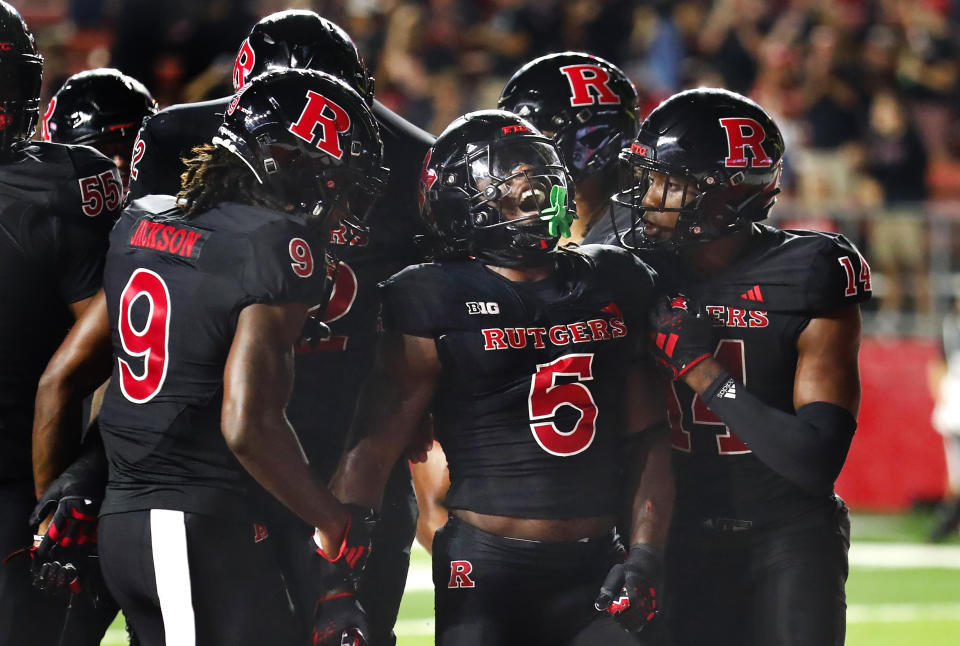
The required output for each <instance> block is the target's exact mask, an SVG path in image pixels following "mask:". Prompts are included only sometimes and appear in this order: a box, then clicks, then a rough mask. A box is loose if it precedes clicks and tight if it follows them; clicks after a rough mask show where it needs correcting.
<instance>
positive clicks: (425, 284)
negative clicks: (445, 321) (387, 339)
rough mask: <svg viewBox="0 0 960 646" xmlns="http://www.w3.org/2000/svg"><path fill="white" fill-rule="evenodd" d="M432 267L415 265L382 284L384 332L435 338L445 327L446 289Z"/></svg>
mask: <svg viewBox="0 0 960 646" xmlns="http://www.w3.org/2000/svg"><path fill="white" fill-rule="evenodd" d="M438 278H441V276H439V274H438V272H434V271H432V270H431V268H430V266H429V265H415V266H412V267H407V268H406V269H404V270H402V271H400V272H399V273H397V274H394V275H393V276H391V277H390V278H388V279H387V280H385V281H383V282H382V283H380V297H381V299H382V300H381V303H382V306H381V307H382V309H381V320H382V324H383V329H384V330H387V331H390V332H399V333H401V334H409V335H412V336H422V337H432V336H435V333H436V332H437V330H438V329H440V327H441V317H442V316H443V314H444V313H443V311H442V308H441V307H440V305H441V301H442V297H441V294H442V293H443V285H442V284H441V283H440V282H439V281H438V280H437V279H438Z"/></svg>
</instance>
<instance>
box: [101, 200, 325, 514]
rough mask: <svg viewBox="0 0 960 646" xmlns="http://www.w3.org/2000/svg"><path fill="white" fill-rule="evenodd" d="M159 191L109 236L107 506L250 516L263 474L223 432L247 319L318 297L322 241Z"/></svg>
mask: <svg viewBox="0 0 960 646" xmlns="http://www.w3.org/2000/svg"><path fill="white" fill-rule="evenodd" d="M178 215H179V211H178V209H176V207H175V206H174V199H173V198H172V197H168V196H148V197H146V198H143V199H141V200H137V201H136V202H134V203H133V204H132V205H131V206H130V207H128V208H127V209H125V210H124V212H123V215H122V216H121V218H120V221H119V222H118V223H117V225H116V227H115V228H114V230H113V232H112V233H111V236H110V250H109V252H108V254H107V263H106V268H105V271H104V290H105V292H106V299H107V309H108V311H109V316H110V333H111V339H112V344H113V354H114V359H113V362H114V363H113V374H112V378H111V381H110V386H109V388H108V390H107V394H106V396H105V398H104V404H103V409H102V411H101V414H100V428H101V432H102V434H103V438H104V445H105V446H106V449H107V457H108V460H109V466H110V476H109V481H108V485H107V493H106V497H105V500H104V503H103V506H102V509H101V513H102V514H109V513H117V512H128V511H138V510H145V509H157V508H161V509H172V510H179V511H185V512H192V513H201V514H208V515H211V514H212V515H219V516H227V517H231V518H234V519H237V518H241V519H242V518H250V513H249V507H250V502H249V499H248V498H247V494H248V485H250V484H251V483H252V482H253V481H252V480H251V479H250V478H249V477H248V476H247V474H246V472H245V471H244V470H243V468H242V467H241V466H240V465H239V463H238V462H237V461H236V459H235V458H234V457H233V454H232V453H231V452H230V450H229V449H228V447H227V445H226V442H225V441H224V439H223V436H222V434H221V430H220V408H221V403H222V399H223V371H224V366H225V364H226V359H227V356H228V354H229V352H230V346H231V344H232V342H233V336H234V332H235V330H236V325H237V318H238V316H239V314H240V312H241V310H243V308H245V307H247V306H248V305H252V304H256V303H282V302H288V303H290V302H299V303H307V304H311V303H316V302H319V301H320V300H321V298H322V296H323V294H324V291H325V284H326V265H325V263H324V261H323V257H324V255H323V244H322V243H323V240H322V239H321V238H320V237H319V236H317V234H316V232H314V231H313V230H311V229H310V228H309V227H308V226H307V224H306V222H305V221H304V219H303V218H300V217H297V216H294V215H289V214H283V213H278V212H274V211H270V210H267V209H263V208H260V207H255V206H248V205H244V204H237V203H230V202H227V203H222V204H220V205H218V206H216V207H214V208H213V209H211V210H209V211H207V212H205V213H201V214H199V215H197V216H195V217H193V218H190V219H183V218H181V217H178Z"/></svg>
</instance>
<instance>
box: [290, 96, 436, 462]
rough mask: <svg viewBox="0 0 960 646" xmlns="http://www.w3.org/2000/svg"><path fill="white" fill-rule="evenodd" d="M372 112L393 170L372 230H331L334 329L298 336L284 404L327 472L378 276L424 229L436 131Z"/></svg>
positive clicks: (371, 349)
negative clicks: (427, 165) (424, 185)
mask: <svg viewBox="0 0 960 646" xmlns="http://www.w3.org/2000/svg"><path fill="white" fill-rule="evenodd" d="M373 113H374V115H375V116H376V117H377V122H378V123H379V125H380V136H381V138H382V139H383V150H384V165H385V166H387V167H388V168H389V169H390V178H389V180H388V182H387V186H386V188H385V189H384V192H383V195H382V196H381V198H380V199H379V200H378V202H377V204H376V206H375V207H374V208H373V211H372V212H371V213H370V215H369V217H368V221H367V224H368V225H369V227H370V232H369V234H366V235H353V234H352V233H351V232H350V231H349V230H348V229H347V228H346V227H345V226H341V227H340V228H339V229H335V230H334V231H333V232H331V236H330V241H329V245H328V246H327V248H328V249H329V250H330V253H331V254H332V255H333V256H335V257H336V258H337V260H338V263H337V271H336V275H335V281H334V288H333V292H332V293H331V295H330V299H329V302H328V304H327V307H326V309H325V310H323V319H324V321H325V322H326V324H327V325H328V326H329V328H330V333H331V336H330V337H329V338H327V339H324V340H321V341H319V342H317V341H316V340H311V341H309V342H308V341H304V342H303V343H301V344H300V346H299V348H298V349H297V360H296V364H295V370H296V377H297V378H296V380H295V381H294V386H293V395H292V396H291V398H290V403H289V405H288V406H287V415H288V417H289V418H290V421H291V423H292V424H293V426H294V428H296V429H297V432H298V434H299V435H300V440H301V442H302V444H303V447H304V450H305V451H306V453H307V455H308V456H309V457H310V459H311V461H312V462H315V463H317V464H318V466H319V468H320V469H321V471H322V472H323V473H331V472H332V470H333V467H334V466H335V465H336V461H337V459H338V458H339V456H340V453H341V451H342V449H343V444H344V441H345V440H346V436H347V431H348V430H349V428H350V422H351V420H352V419H353V411H354V409H355V408H356V401H357V399H358V398H359V395H360V389H361V386H362V384H363V380H364V379H365V378H366V376H367V374H368V372H369V370H370V367H371V366H372V365H373V357H374V354H375V350H376V342H377V333H378V323H377V320H378V314H379V311H380V299H379V296H380V294H379V290H378V289H377V284H378V283H379V282H381V281H383V280H385V279H386V278H388V277H390V276H391V275H393V274H394V273H396V272H397V271H399V270H400V269H402V268H404V267H406V266H407V265H410V264H413V263H415V262H417V261H418V260H419V254H418V251H417V248H416V246H415V244H414V239H415V236H416V235H417V234H419V233H422V229H421V224H420V217H419V214H420V207H419V204H418V202H417V190H416V187H417V183H418V181H419V178H420V169H421V167H422V166H423V158H424V156H425V155H426V153H427V150H428V149H429V148H430V146H431V145H432V144H433V137H431V136H430V135H428V134H427V133H425V132H424V131H422V130H420V129H419V128H416V127H415V126H413V125H412V124H410V123H409V122H407V121H406V120H405V119H403V118H401V117H399V116H398V115H396V114H395V113H393V112H391V111H390V110H389V109H387V108H386V107H385V106H383V105H382V104H380V103H376V102H375V103H374V109H373ZM319 311H321V310H318V312H319ZM321 411H322V413H323V414H322V415H320V412H321Z"/></svg>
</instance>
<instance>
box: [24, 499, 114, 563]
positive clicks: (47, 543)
mask: <svg viewBox="0 0 960 646" xmlns="http://www.w3.org/2000/svg"><path fill="white" fill-rule="evenodd" d="M53 489H54V488H53V487H51V488H50V489H49V490H48V491H47V493H45V494H44V495H43V497H42V498H41V499H40V501H39V502H38V503H37V506H36V507H35V508H34V510H33V514H32V515H31V516H30V523H31V525H34V526H36V525H37V524H39V522H40V521H41V520H43V519H44V518H46V517H47V515H48V514H49V513H50V510H51V509H53V507H54V506H56V511H55V512H54V514H53V520H51V521H50V525H48V526H47V531H46V533H44V535H43V539H42V540H41V541H40V545H38V546H37V554H36V556H37V558H38V559H40V560H43V561H45V560H48V559H49V558H50V556H51V553H52V552H53V551H54V548H59V549H57V550H56V552H57V556H58V557H68V555H69V550H70V549H71V548H81V547H85V546H89V545H95V544H96V542H97V513H98V512H99V511H100V501H99V500H92V499H90V498H84V497H83V496H65V497H63V498H60V499H59V500H56V499H55V498H53V496H55V495H56V494H57V492H55V491H53ZM52 491H53V493H52V494H51V492H52ZM68 560H69V559H68Z"/></svg>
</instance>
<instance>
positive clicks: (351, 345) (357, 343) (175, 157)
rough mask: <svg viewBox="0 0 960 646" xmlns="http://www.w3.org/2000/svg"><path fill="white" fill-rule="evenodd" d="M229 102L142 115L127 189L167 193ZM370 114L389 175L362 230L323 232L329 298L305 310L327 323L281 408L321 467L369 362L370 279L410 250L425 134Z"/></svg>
mask: <svg viewBox="0 0 960 646" xmlns="http://www.w3.org/2000/svg"><path fill="white" fill-rule="evenodd" d="M229 102H230V97H226V98H223V99H216V100H213V101H206V102H203V103H192V104H185V105H180V106H172V107H169V108H167V109H165V110H161V111H160V112H159V113H158V114H156V115H155V116H152V117H150V118H149V119H147V120H146V121H145V122H144V126H143V128H142V129H141V131H140V135H139V138H138V142H137V143H136V144H135V147H134V156H133V162H132V163H133V165H132V169H131V173H130V175H131V178H130V185H131V186H130V194H131V196H132V197H134V198H136V197H140V196H142V195H146V194H148V193H169V194H175V193H176V192H177V191H178V190H179V186H180V173H182V172H183V164H182V162H181V161H180V159H181V158H182V157H186V156H188V155H189V153H190V150H191V149H192V148H193V147H194V146H198V145H200V144H203V143H205V142H208V141H210V139H211V138H212V137H213V135H214V134H215V133H216V131H217V128H219V126H220V124H221V123H222V122H223V113H224V110H226V108H227V106H228V104H229ZM373 113H374V116H375V117H376V119H377V122H378V124H379V126H380V136H381V138H382V139H383V144H384V165H385V166H386V167H387V168H389V169H390V178H389V181H388V184H387V187H386V189H385V190H384V193H383V197H381V199H380V200H379V202H378V204H377V206H376V207H375V208H374V210H373V212H372V213H371V214H370V216H369V222H368V223H369V225H370V228H371V230H370V233H369V234H368V235H356V234H354V233H353V232H351V231H350V230H349V229H347V227H346V226H341V227H340V228H339V229H335V230H334V231H332V232H331V235H330V241H329V247H328V248H329V249H330V252H331V254H332V255H333V256H334V257H335V259H336V260H335V264H336V272H335V283H334V287H333V291H332V293H331V295H330V300H329V303H328V304H327V305H326V307H323V306H322V304H321V303H317V306H318V307H317V310H316V312H317V313H316V314H315V315H314V316H315V317H318V318H322V319H323V320H324V321H325V322H326V323H327V325H328V326H329V328H330V331H331V335H330V336H329V338H320V337H319V336H318V335H316V334H312V335H311V336H310V338H309V339H308V338H306V337H305V338H304V341H303V342H302V343H301V344H300V346H299V347H298V348H297V360H296V365H295V370H296V379H295V380H294V391H293V394H292V396H291V398H290V403H289V405H288V407H287V415H288V417H289V418H290V421H291V423H292V424H293V426H294V428H295V429H297V433H298V435H299V436H300V439H301V442H302V444H303V446H304V450H305V451H306V453H307V455H308V456H309V457H310V459H311V462H314V463H316V464H317V465H318V467H319V468H320V469H321V470H322V471H323V472H325V473H326V472H329V471H331V470H332V468H333V466H335V464H336V461H337V459H338V458H339V455H340V452H341V450H342V448H343V443H344V440H345V438H346V434H347V430H348V429H349V426H350V421H351V419H352V417H353V410H354V407H355V403H356V399H357V397H358V395H359V391H360V387H361V384H362V382H363V379H364V378H365V377H366V375H367V372H368V371H369V369H370V366H371V365H372V361H373V352H374V347H375V345H376V334H377V313H378V311H379V300H378V293H377V289H376V285H377V283H379V282H380V281H382V280H384V279H385V278H387V277H389V276H390V275H392V274H393V273H395V272H396V271H398V270H400V269H402V268H403V267H405V266H407V265H409V264H411V263H413V262H416V260H417V258H418V256H417V250H416V247H415V246H414V237H415V235H417V234H418V233H420V232H421V228H420V226H421V225H420V220H419V205H418V203H417V190H416V187H417V181H418V179H419V176H420V168H421V166H422V164H423V158H424V156H425V155H426V152H427V149H428V148H429V147H430V146H431V145H432V144H433V137H432V136H430V135H429V134H427V133H426V132H424V131H422V130H420V129H419V128H417V127H416V126H414V125H413V124H411V123H409V122H408V121H406V120H405V119H403V118H401V117H400V116H399V115H397V114H395V113H394V112H392V111H391V110H390V109H389V108H387V107H386V106H384V105H383V104H381V103H379V102H374V107H373ZM321 413H322V414H321Z"/></svg>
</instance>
